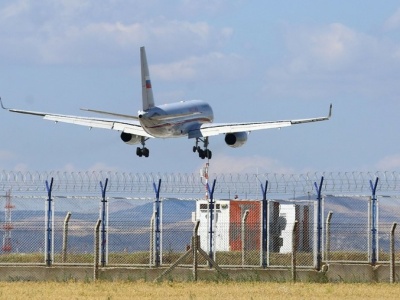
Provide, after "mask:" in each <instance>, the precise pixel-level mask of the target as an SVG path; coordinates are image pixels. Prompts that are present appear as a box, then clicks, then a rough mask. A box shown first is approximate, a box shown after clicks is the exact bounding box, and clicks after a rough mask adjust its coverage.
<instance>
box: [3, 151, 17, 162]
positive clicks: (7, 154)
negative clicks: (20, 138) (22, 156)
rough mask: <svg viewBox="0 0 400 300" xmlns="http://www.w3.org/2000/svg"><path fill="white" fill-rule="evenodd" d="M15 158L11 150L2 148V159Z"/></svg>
mask: <svg viewBox="0 0 400 300" xmlns="http://www.w3.org/2000/svg"><path fill="white" fill-rule="evenodd" d="M12 158H15V154H14V153H13V152H11V151H7V150H0V160H9V159H12Z"/></svg>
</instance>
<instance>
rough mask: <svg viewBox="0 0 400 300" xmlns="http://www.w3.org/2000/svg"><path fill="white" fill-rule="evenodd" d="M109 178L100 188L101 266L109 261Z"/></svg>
mask: <svg viewBox="0 0 400 300" xmlns="http://www.w3.org/2000/svg"><path fill="white" fill-rule="evenodd" d="M107 184H108V178H106V181H105V183H104V186H103V183H102V182H101V181H100V188H101V213H100V214H101V215H100V219H101V266H102V267H105V266H106V261H107V229H106V226H108V224H107V223H108V222H107V199H106V190H107Z"/></svg>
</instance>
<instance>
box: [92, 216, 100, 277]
mask: <svg viewBox="0 0 400 300" xmlns="http://www.w3.org/2000/svg"><path fill="white" fill-rule="evenodd" d="M100 224H101V220H100V219H99V220H97V223H96V226H95V228H94V262H93V280H97V278H98V275H99V258H100V254H99V248H100V247H99V246H100Z"/></svg>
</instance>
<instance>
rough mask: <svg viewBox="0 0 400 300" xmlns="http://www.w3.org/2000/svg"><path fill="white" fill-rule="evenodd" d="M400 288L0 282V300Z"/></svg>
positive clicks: (353, 292) (389, 291)
mask: <svg viewBox="0 0 400 300" xmlns="http://www.w3.org/2000/svg"><path fill="white" fill-rule="evenodd" d="M399 295H400V284H349V283H327V284H321V283H320V284H318V283H295V284H293V283H266V282H224V283H216V282H204V281H202V282H197V283H195V282H184V283H181V282H163V283H149V282H121V281H119V282H118V281H117V282H107V281H98V282H72V281H71V282H0V299H8V300H12V299H29V300H36V299H38V300H39V299H222V300H227V299H285V300H286V299H336V300H337V299H399Z"/></svg>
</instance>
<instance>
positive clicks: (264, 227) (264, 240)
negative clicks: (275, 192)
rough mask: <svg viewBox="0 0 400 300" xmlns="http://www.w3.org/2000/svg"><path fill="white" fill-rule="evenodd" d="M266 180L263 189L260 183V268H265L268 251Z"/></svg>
mask: <svg viewBox="0 0 400 300" xmlns="http://www.w3.org/2000/svg"><path fill="white" fill-rule="evenodd" d="M267 189H268V180H266V181H265V188H264V187H263V185H262V183H261V193H262V196H263V200H262V228H261V230H262V232H261V266H262V267H263V268H264V269H265V268H266V267H267V258H266V253H267V251H269V249H268V243H267V241H268V201H267Z"/></svg>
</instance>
